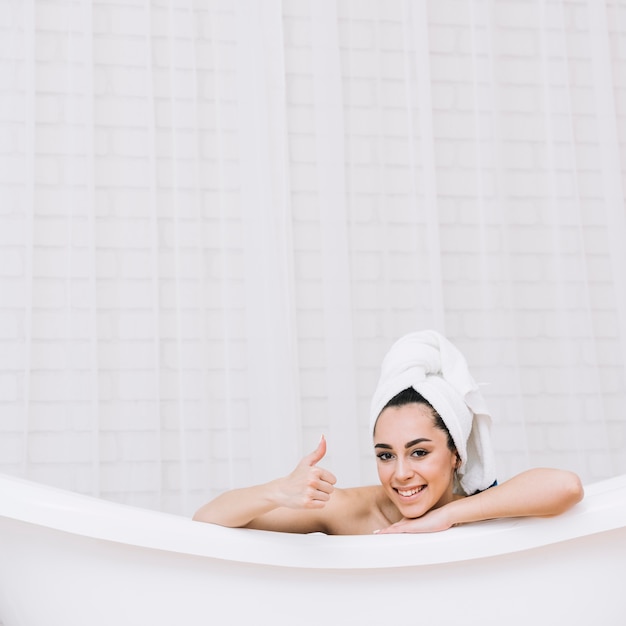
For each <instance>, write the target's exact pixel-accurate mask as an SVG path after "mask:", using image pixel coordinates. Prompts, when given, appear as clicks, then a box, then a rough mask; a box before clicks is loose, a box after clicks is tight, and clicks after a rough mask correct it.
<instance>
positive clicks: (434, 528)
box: [375, 506, 454, 535]
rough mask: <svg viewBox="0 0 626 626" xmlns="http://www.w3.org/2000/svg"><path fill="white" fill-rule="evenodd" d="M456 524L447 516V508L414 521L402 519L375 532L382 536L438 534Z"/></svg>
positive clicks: (433, 511) (436, 510)
mask: <svg viewBox="0 0 626 626" xmlns="http://www.w3.org/2000/svg"><path fill="white" fill-rule="evenodd" d="M453 525H454V524H453V523H452V520H451V519H450V516H449V515H448V514H447V511H446V507H445V506H442V507H440V508H438V509H431V510H430V511H428V512H427V513H425V514H424V515H422V516H421V517H416V518H414V519H407V518H404V519H401V520H400V521H399V522H396V523H395V524H392V525H391V526H388V527H387V528H383V529H382V530H378V531H375V533H376V534H380V535H391V534H397V533H436V532H439V531H441V530H448V528H450V527H451V526H453Z"/></svg>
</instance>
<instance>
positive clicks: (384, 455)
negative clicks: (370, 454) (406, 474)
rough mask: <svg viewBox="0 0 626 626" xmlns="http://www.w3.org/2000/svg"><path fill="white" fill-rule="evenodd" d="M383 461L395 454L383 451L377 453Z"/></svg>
mask: <svg viewBox="0 0 626 626" xmlns="http://www.w3.org/2000/svg"><path fill="white" fill-rule="evenodd" d="M376 456H377V457H378V458H379V459H380V460H381V461H388V460H389V459H390V458H391V457H392V456H393V455H392V454H391V452H381V453H380V454H377V455H376Z"/></svg>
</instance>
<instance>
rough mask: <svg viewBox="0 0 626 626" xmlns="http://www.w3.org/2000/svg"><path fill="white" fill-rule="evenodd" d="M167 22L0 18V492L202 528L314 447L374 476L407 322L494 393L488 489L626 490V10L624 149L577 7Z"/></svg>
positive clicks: (286, 6) (344, 466)
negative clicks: (326, 447) (221, 508)
mask: <svg viewBox="0 0 626 626" xmlns="http://www.w3.org/2000/svg"><path fill="white" fill-rule="evenodd" d="M173 4H174V6H172V7H171V8H170V4H169V3H160V2H156V1H155V2H152V3H147V4H146V3H145V2H130V1H125V2H112V1H111V2H109V1H106V0H105V1H102V2H98V3H93V5H91V6H88V7H86V6H84V4H83V3H81V4H80V5H79V4H76V3H71V2H70V3H69V4H68V3H62V2H54V1H51V2H39V1H38V2H35V5H34V16H33V17H34V23H35V31H34V33H33V32H32V31H31V30H30V28H31V27H32V24H30V23H29V14H28V12H27V7H21V6H20V5H19V3H17V4H16V3H8V4H6V3H5V5H4V6H3V7H2V8H0V41H2V44H1V45H2V48H1V52H0V76H1V77H2V78H1V80H0V89H1V90H2V93H1V94H0V185H1V186H2V187H1V189H0V192H1V194H2V196H1V198H0V346H1V347H2V350H0V407H1V416H2V417H1V418H0V471H7V472H11V473H17V474H24V475H27V476H29V477H31V478H33V479H35V480H42V481H44V482H49V483H52V484H57V485H60V486H64V487H67V488H70V489H76V490H78V491H84V492H87V493H96V494H99V495H102V496H104V497H108V498H112V499H116V500H120V501H124V502H130V503H134V504H139V505H142V506H149V507H155V508H163V509H166V510H173V511H181V512H185V513H190V512H191V511H192V510H193V509H194V508H195V506H197V505H198V504H199V503H200V502H201V501H202V500H204V499H206V498H208V497H209V496H211V495H214V494H216V493H217V492H218V491H219V490H221V489H224V488H227V487H228V486H231V485H236V484H246V483H249V482H252V481H253V480H257V479H262V478H263V477H266V476H267V477H269V476H271V475H274V473H275V472H277V471H279V470H282V469H283V468H288V467H289V466H290V463H292V462H293V461H294V459H295V458H297V455H298V454H299V453H301V452H303V451H305V450H307V449H308V448H310V447H312V446H314V445H315V443H316V441H317V439H318V438H319V435H320V432H322V431H323V432H326V434H327V436H328V438H329V442H330V444H331V448H330V451H329V455H328V459H327V464H328V465H329V466H330V468H331V469H333V470H334V471H335V472H336V473H337V474H339V476H340V479H342V480H343V481H344V483H354V482H361V481H363V480H367V481H370V480H374V479H375V476H374V474H373V463H372V460H371V451H370V442H369V435H368V433H367V428H366V422H367V418H366V416H367V413H368V406H369V397H370V394H371V392H372V390H373V387H374V385H375V382H376V379H377V375H378V367H379V363H380V359H381V358H382V355H383V354H384V351H385V350H386V349H387V347H388V346H389V345H390V343H391V341H393V340H394V339H395V338H396V337H398V336H399V335H401V334H402V333H404V332H408V331H410V330H414V329H416V328H422V327H438V328H440V329H441V330H444V331H445V332H446V333H447V334H448V335H449V336H450V337H451V338H452V339H453V340H454V341H455V342H456V343H457V344H458V345H459V347H460V348H461V349H462V350H463V351H464V352H465V353H466V354H467V357H468V360H469V361H470V364H471V365H472V367H473V369H474V371H475V373H476V376H477V378H478V379H480V380H484V381H488V382H490V385H489V386H488V387H486V388H485V393H486V395H487V397H488V399H489V403H490V405H491V407H492V409H493V413H494V414H495V415H496V426H495V440H496V444H497V450H498V461H499V467H500V475H501V478H506V477H508V476H510V475H511V474H512V473H514V472H516V471H519V470H521V469H523V468H525V467H527V466H529V465H539V464H549V465H558V466H563V467H569V468H572V469H574V470H576V471H578V472H579V473H580V474H581V475H582V476H583V478H584V479H585V480H587V481H591V480H596V479H599V478H602V477H605V476H609V475H612V474H615V473H619V472H624V471H626V421H625V420H624V417H623V411H622V407H623V403H624V401H625V400H626V397H625V396H626V392H625V382H626V374H625V367H626V363H625V360H626V358H625V346H626V325H625V322H624V320H625V319H626V311H625V310H624V308H625V299H626V291H625V285H624V277H623V274H622V271H623V267H624V266H623V265H621V263H622V260H623V258H624V257H623V252H621V251H620V250H619V249H618V247H617V246H616V244H615V242H616V241H622V240H623V238H624V236H625V235H626V233H625V232H623V230H624V228H623V227H624V224H623V210H622V209H623V204H622V205H616V204H615V202H614V200H611V201H609V200H607V198H608V196H607V187H606V185H607V184H608V183H607V182H606V181H607V180H609V179H607V172H609V174H610V173H611V172H612V173H613V176H614V179H615V172H617V173H618V174H617V178H619V179H620V181H621V190H622V198H621V199H622V201H623V188H624V184H623V183H624V173H625V171H626V169H625V167H624V146H625V145H626V144H625V142H626V97H625V87H626V85H625V83H624V78H623V77H624V76H626V72H625V71H624V70H625V69H626V57H625V55H624V50H625V49H626V48H625V47H624V41H626V6H625V5H624V4H623V2H621V1H619V2H607V3H603V4H602V6H603V7H604V6H605V5H606V12H607V23H608V30H609V32H608V42H609V51H610V55H611V56H610V69H611V73H610V78H611V80H612V85H611V86H610V87H611V88H612V89H613V92H612V93H613V95H614V98H613V104H614V106H615V117H614V118H613V119H611V120H609V121H610V123H612V124H614V128H615V131H616V132H615V141H617V142H618V143H617V151H615V150H614V148H615V146H612V145H607V144H606V135H603V134H602V132H601V130H602V129H601V127H600V126H599V125H598V123H597V119H598V111H599V109H598V100H597V99H596V96H597V94H598V93H599V92H600V91H601V90H602V88H603V85H600V84H599V83H598V81H599V80H600V77H599V76H598V74H597V73H596V72H594V59H596V57H597V55H598V54H600V52H601V51H599V49H598V46H597V45H596V44H597V41H596V39H594V37H595V35H594V32H595V31H593V30H592V28H595V26H593V25H594V24H595V23H596V21H594V20H595V18H596V17H597V16H596V14H595V13H592V12H594V11H595V12H597V11H598V10H600V11H601V10H603V9H598V7H597V6H595V5H594V4H593V3H589V2H580V1H579V0H562V1H560V2H548V3H528V2H525V1H521V0H518V1H513V0H508V1H505V0H498V1H497V2H484V1H482V0H473V1H472V2H467V1H466V0H462V1H461V0H432V1H430V2H427V3H425V4H421V3H413V2H408V3H407V2H402V1H400V0H393V1H388V0H385V1H384V2H383V1H382V0H380V1H378V0H375V1H372V2H361V1H360V0H359V1H356V0H338V1H337V2H336V3H327V4H326V3H324V4H320V5H316V4H315V3H310V2H308V1H307V2H305V1H304V0H300V1H297V0H286V1H283V2H282V3H274V2H265V3H260V4H258V3H255V2H247V3H246V2H243V1H241V2H239V1H238V2H215V3H211V4H210V6H202V7H194V12H193V14H191V13H190V10H189V7H188V5H186V4H183V5H181V6H180V7H179V6H178V5H177V3H173ZM196 4H197V3H196ZM544 5H545V12H544V13H542V11H541V7H542V6H544ZM260 6H262V12H261V10H260V9H259V7H260ZM281 8H282V15H281V14H280V10H281ZM420 9H424V11H423V12H422V11H420V13H419V15H417V13H415V12H416V11H418V10H420ZM313 13H314V14H315V16H316V17H315V20H320V21H319V23H317V22H315V21H314V20H312V14H313ZM420 16H422V17H425V18H426V19H427V23H426V24H424V23H423V22H421V21H419V19H418V18H420ZM592 17H593V18H594V20H592V19H591V18H592ZM600 17H601V15H600ZM244 18H245V19H244ZM324 20H326V22H325V21H324ZM86 26H87V29H86V28H85V27H86ZM89 28H91V29H92V31H93V39H91V38H90V37H89V34H88V30H89ZM420 32H426V33H427V40H425V39H424V38H421V37H419V36H418V34H419V33H420ZM29 42H31V43H33V42H34V43H35V44H36V45H35V48H34V53H33V50H32V49H31V48H28V47H27V45H28V43H29ZM281 42H284V47H282V46H281ZM320 44H324V45H323V47H319V46H320ZM255 45H256V46H257V47H256V48H255V47H254V46H255ZM426 45H428V50H426V49H425V46H426ZM425 52H428V53H429V54H428V57H427V58H426V62H424V63H422V62H421V61H420V60H424V58H425V57H423V56H420V55H423V54H424V53H425ZM33 54H34V57H33ZM594 55H595V56H594ZM565 58H566V62H564V59H565ZM596 62H597V61H596ZM31 63H32V64H33V66H34V69H35V72H34V76H33V75H31V73H30V66H31ZM242 64H243V65H242ZM251 64H254V71H253V72H252V73H251V74H247V73H246V72H249V67H250V65H251ZM242 67H243V68H245V69H242ZM91 70H93V72H92V71H91ZM424 72H427V74H424ZM428 78H430V82H425V81H426V80H427V79H428ZM329 85H330V86H329ZM333 85H334V86H335V87H340V90H339V91H331V90H330V89H331V88H332V87H333ZM33 90H34V91H33ZM68 94H69V95H68ZM427 96H429V98H430V102H429V101H428V98H427ZM316 104H317V105H318V106H324V107H327V108H326V109H324V112H323V113H320V110H319V109H316ZM431 119H432V124H430V121H431ZM266 123H269V124H271V127H270V128H269V130H267V129H266V126H265V124H266ZM283 139H284V145H283V143H282V142H283ZM612 150H613V152H612V154H613V161H611V162H610V163H607V162H606V161H605V160H604V155H606V154H608V153H611V151H612ZM620 159H621V160H620ZM334 161H338V162H337V163H334ZM607 168H608V169H607ZM620 176H621V178H620ZM614 179H613V180H614ZM620 211H622V212H621V213H620ZM620 215H621V217H620ZM31 226H32V230H31ZM620 229H621V230H620ZM251 250H252V251H253V253H252V255H251V252H250V251H251ZM340 278H341V280H345V281H346V282H345V283H340V282H339V279H340ZM277 285H281V286H282V291H281V289H279V288H278V287H277ZM259 294H261V295H259ZM339 332H341V333H342V334H343V336H344V337H346V341H345V343H341V342H338V341H334V334H336V333H339ZM270 353H271V355H272V357H273V360H272V359H268V358H267V354H270ZM346 423H348V424H349V427H347V428H346V431H345V433H344V432H343V431H342V429H343V428H344V427H345V424H346ZM181 427H182V428H183V429H184V430H185V431H186V433H185V434H184V435H183V436H182V437H181V435H180V434H179V429H180V428H181ZM26 433H28V436H26ZM285 433H286V434H285ZM280 436H284V437H286V440H288V441H291V442H292V443H293V445H291V446H288V448H289V449H288V450H284V449H281V450H278V451H276V450H274V449H271V448H270V446H271V444H272V443H275V441H276V440H277V439H276V438H277V437H280ZM333 436H334V438H333ZM358 459H361V463H360V464H359V463H357V461H358ZM185 485H186V486H187V487H186V488H185V487H184V486H185ZM181 494H182V495H181Z"/></svg>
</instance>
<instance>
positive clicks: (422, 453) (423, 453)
mask: <svg viewBox="0 0 626 626" xmlns="http://www.w3.org/2000/svg"><path fill="white" fill-rule="evenodd" d="M427 454H428V450H422V449H421V448H419V449H417V450H413V452H411V456H426V455H427Z"/></svg>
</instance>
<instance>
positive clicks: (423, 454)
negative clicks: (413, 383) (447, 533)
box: [374, 403, 457, 518]
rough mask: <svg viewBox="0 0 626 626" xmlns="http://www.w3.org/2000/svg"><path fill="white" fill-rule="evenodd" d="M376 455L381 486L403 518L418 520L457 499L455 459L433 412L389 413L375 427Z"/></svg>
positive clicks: (417, 408)
mask: <svg viewBox="0 0 626 626" xmlns="http://www.w3.org/2000/svg"><path fill="white" fill-rule="evenodd" d="M374 449H375V452H376V458H377V466H378V477H379V478H380V482H381V484H382V486H383V488H384V489H385V492H386V493H387V495H388V496H389V499H390V500H391V501H392V502H393V504H395V505H396V507H397V508H398V510H399V511H400V513H401V514H402V515H403V516H404V517H406V518H415V517H420V516H422V515H424V513H426V512H427V511H430V509H432V508H437V507H440V506H443V505H444V504H447V503H448V502H450V501H452V500H453V499H454V496H453V487H454V470H455V467H456V463H457V456H456V453H455V452H452V451H451V450H450V449H449V448H448V437H447V434H446V433H445V432H444V431H443V430H441V429H440V428H437V427H436V426H435V421H434V417H433V414H432V411H431V409H430V407H428V406H426V405H424V404H417V403H413V404H406V405H403V406H398V407H388V408H386V409H385V410H384V411H383V412H382V413H381V414H380V416H379V418H378V421H377V422H376V428H375V430H374Z"/></svg>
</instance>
